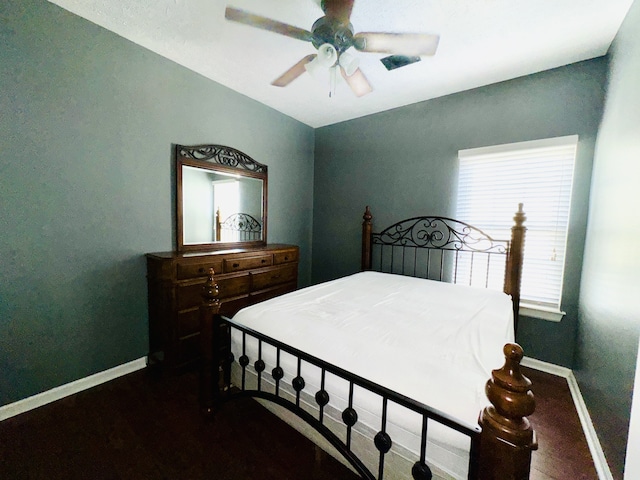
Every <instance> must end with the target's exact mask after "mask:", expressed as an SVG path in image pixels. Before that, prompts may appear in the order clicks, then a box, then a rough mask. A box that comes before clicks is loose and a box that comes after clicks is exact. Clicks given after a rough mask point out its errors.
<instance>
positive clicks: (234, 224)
mask: <svg viewBox="0 0 640 480" xmlns="http://www.w3.org/2000/svg"><path fill="white" fill-rule="evenodd" d="M220 228H222V229H225V230H233V231H234V232H249V233H260V232H261V231H262V225H261V224H260V222H259V221H258V220H257V219H255V218H254V217H252V216H251V215H249V214H248V213H234V214H233V215H229V216H228V217H227V218H226V219H225V221H224V222H222V223H221V224H220Z"/></svg>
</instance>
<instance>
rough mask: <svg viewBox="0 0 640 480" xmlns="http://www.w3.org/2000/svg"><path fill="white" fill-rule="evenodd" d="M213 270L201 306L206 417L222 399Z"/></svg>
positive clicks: (202, 386) (202, 400)
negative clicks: (219, 386)
mask: <svg viewBox="0 0 640 480" xmlns="http://www.w3.org/2000/svg"><path fill="white" fill-rule="evenodd" d="M214 275H215V272H214V271H213V268H210V269H209V276H208V277H207V281H206V283H205V284H204V287H203V293H202V297H203V302H202V305H201V306H200V408H201V409H202V411H203V412H204V413H205V414H206V415H210V414H212V413H213V411H214V408H215V406H216V403H217V400H218V399H219V398H220V390H219V388H218V381H217V379H218V375H219V364H220V359H219V358H218V356H219V352H220V326H219V325H220V300H219V298H218V297H219V293H220V291H219V289H218V284H217V283H216V281H215V279H214Z"/></svg>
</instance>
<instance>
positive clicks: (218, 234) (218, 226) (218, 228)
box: [215, 208, 222, 242]
mask: <svg viewBox="0 0 640 480" xmlns="http://www.w3.org/2000/svg"><path fill="white" fill-rule="evenodd" d="M220 215H221V213H220V208H218V210H216V238H215V240H216V241H217V242H219V241H221V240H222V219H221V218H220Z"/></svg>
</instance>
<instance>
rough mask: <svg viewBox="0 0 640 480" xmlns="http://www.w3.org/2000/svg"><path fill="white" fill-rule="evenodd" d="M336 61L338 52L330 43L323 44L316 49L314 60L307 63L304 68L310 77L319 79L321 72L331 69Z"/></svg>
mask: <svg viewBox="0 0 640 480" xmlns="http://www.w3.org/2000/svg"><path fill="white" fill-rule="evenodd" d="M337 60H338V52H337V51H336V49H335V47H334V46H333V45H331V44H330V43H325V44H324V45H321V46H320V47H319V48H318V54H317V55H316V58H314V59H313V60H312V61H310V62H309V63H307V64H306V65H305V66H304V68H305V69H306V70H307V72H309V74H310V75H311V76H312V77H315V78H319V77H320V76H322V75H323V72H326V71H328V70H329V68H331V67H333V66H334V65H335V64H336V61H337Z"/></svg>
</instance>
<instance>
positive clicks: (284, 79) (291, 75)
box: [271, 53, 317, 87]
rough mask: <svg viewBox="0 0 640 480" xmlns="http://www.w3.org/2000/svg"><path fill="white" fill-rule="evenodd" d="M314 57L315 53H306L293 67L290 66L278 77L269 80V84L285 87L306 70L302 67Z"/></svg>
mask: <svg viewBox="0 0 640 480" xmlns="http://www.w3.org/2000/svg"><path fill="white" fill-rule="evenodd" d="M316 57H317V55H316V54H315V53H312V54H311V55H307V56H306V57H304V58H303V59H302V60H300V61H299V62H298V63H296V64H295V65H294V66H293V67H291V68H290V69H289V70H287V71H286V72H284V73H283V74H282V75H280V76H279V77H278V78H276V79H275V80H274V81H273V82H271V85H274V86H276V87H286V86H287V85H289V84H290V83H291V82H293V81H294V80H295V79H296V78H298V77H299V76H300V75H302V74H303V73H304V72H306V69H305V68H304V66H305V65H306V64H307V63H309V62H310V61H311V60H313V59H314V58H316Z"/></svg>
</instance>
